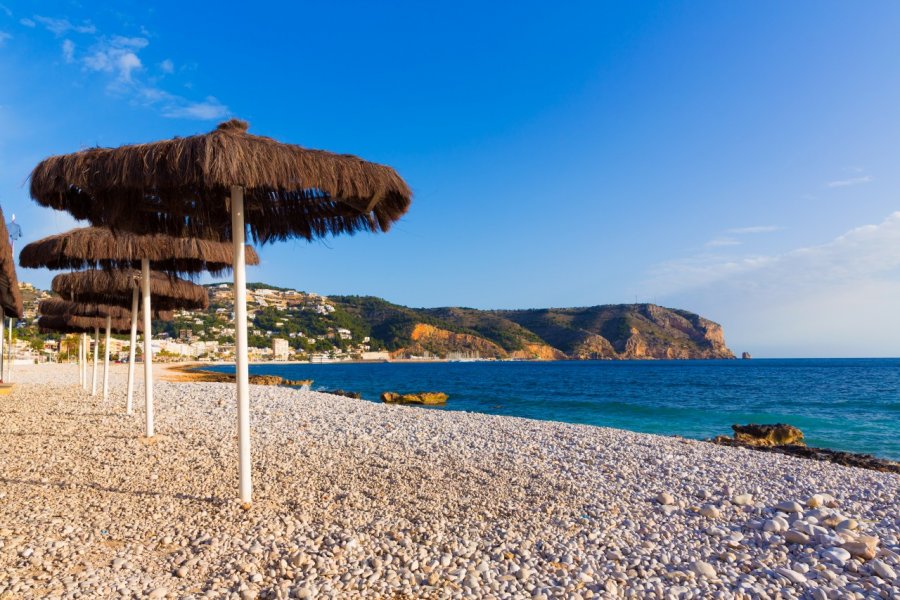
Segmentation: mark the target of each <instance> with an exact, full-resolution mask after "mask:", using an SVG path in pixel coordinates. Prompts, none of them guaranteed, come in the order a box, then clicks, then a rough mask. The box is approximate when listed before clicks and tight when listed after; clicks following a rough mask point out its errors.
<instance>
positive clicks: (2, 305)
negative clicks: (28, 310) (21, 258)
mask: <svg viewBox="0 0 900 600" xmlns="http://www.w3.org/2000/svg"><path fill="white" fill-rule="evenodd" d="M0 309H2V314H0V319H2V318H3V316H7V317H12V318H15V319H21V318H22V310H23V309H22V294H21V292H20V291H19V279H18V278H17V277H16V260H15V258H13V249H12V244H11V243H10V241H9V231H7V229H6V219H5V218H4V216H3V210H2V209H0ZM2 333H3V332H2V329H0V336H2Z"/></svg>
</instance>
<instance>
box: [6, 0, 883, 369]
mask: <svg viewBox="0 0 900 600" xmlns="http://www.w3.org/2000/svg"><path fill="white" fill-rule="evenodd" d="M0 2H3V4H2V5H0V82H2V83H3V85H2V86H0V205H2V207H3V209H4V212H5V213H6V214H7V216H9V214H10V213H12V212H15V213H16V215H17V217H18V221H19V223H20V224H21V225H22V227H23V230H24V233H25V238H24V240H23V241H24V242H26V243H27V242H28V241H31V240H34V239H37V238H39V237H42V236H45V235H49V234H51V233H56V232H59V231H63V230H65V229H67V228H69V227H71V226H74V225H75V224H74V222H73V221H72V220H71V219H69V218H68V217H67V216H66V215H64V214H62V213H57V212H54V211H50V210H47V209H41V208H39V207H37V206H36V205H35V204H34V203H33V202H32V201H31V200H30V198H29V197H28V193H27V185H26V179H27V176H28V173H29V172H30V170H31V169H32V168H33V167H34V165H35V164H36V163H37V162H38V161H39V160H41V159H42V158H44V157H45V156H48V155H50V154H56V153H65V152H71V151H74V150H77V149H80V148H84V147H88V146H93V145H104V146H112V145H119V144H123V143H131V142H141V141H152V140H156V139H161V138H167V137H172V136H174V135H188V134H192V133H198V132H203V131H207V130H209V129H212V128H214V127H215V125H216V124H217V123H218V122H219V121H221V120H224V119H225V118H228V117H231V116H237V117H240V118H243V119H246V120H248V121H250V123H251V131H252V132H255V133H259V134H263V135H270V136H273V137H276V138H278V139H281V140H284V141H289V142H294V143H299V144H301V145H304V146H308V147H315V148H325V149H329V150H334V151H339V152H350V153H354V154H358V155H360V156H363V157H365V158H367V159H370V160H374V161H378V162H383V163H387V164H390V165H392V166H394V167H395V168H396V169H397V170H398V171H399V172H400V173H401V174H402V175H403V176H404V177H405V178H406V179H407V181H408V182H409V183H410V185H411V186H412V188H413V189H414V191H415V199H414V202H413V205H412V208H411V210H410V212H409V214H408V215H407V216H406V217H405V218H404V219H403V220H402V221H401V222H400V223H398V224H397V225H396V226H395V227H394V228H393V229H392V231H391V232H390V233H389V234H387V235H358V236H354V237H345V238H335V239H329V240H326V241H321V242H315V243H312V244H310V243H306V242H300V241H297V242H288V243H281V244H275V245H269V246H265V247H263V248H261V249H260V254H261V256H262V259H263V264H262V266H260V267H258V268H256V269H255V270H254V271H253V272H252V273H251V274H250V279H251V280H261V281H267V282H270V283H277V284H281V285H288V286H294V287H297V288H300V289H306V290H311V291H316V292H320V293H326V294H329V293H330V294H338V293H341V294H374V295H378V296H382V297H384V298H387V299H389V300H392V301H395V302H398V303H401V304H407V305H411V306H442V305H463V306H473V307H479V308H519V307H523V308H524V307H542V306H582V305H593V304H602V303H612V302H634V301H635V300H638V301H642V302H643V301H653V302H656V303H659V304H663V305H666V306H676V307H680V308H685V309H688V310H693V311H696V312H699V313H701V314H703V315H704V316H707V317H709V318H711V319H714V320H716V321H719V322H721V323H722V324H723V325H724V327H725V333H726V339H727V341H728V343H729V345H730V346H731V347H732V348H733V349H734V350H736V351H738V352H740V351H742V350H749V351H751V352H753V353H754V355H757V356H897V355H900V316H898V314H897V313H898V312H900V311H897V310H896V309H895V305H896V304H897V303H898V299H900V212H898V211H900V202H898V191H900V170H898V169H897V165H898V164H900V144H898V140H900V112H898V111H897V109H896V107H897V106H900V64H898V62H897V57H898V56H900V36H898V35H897V31H900V4H898V3H896V2H867V3H847V2H791V3H784V2H666V3H650V2H642V3H634V2H624V1H623V2H583V3H580V2H558V3H544V2H519V3H515V4H514V3H506V2H504V3H495V4H492V5H487V6H486V4H487V3H484V2H472V3H468V2H453V3H442V4H438V3H418V2H416V3H413V2H410V3H402V2H386V3H368V2H329V3H285V4H284V5H282V6H279V7H274V6H273V5H269V4H266V5H265V6H264V5H262V4H260V5H258V6H257V5H253V4H250V5H243V6H241V8H240V10H239V11H226V12H223V11H222V10H221V6H222V5H221V4H212V3H211V4H207V5H201V4H200V3H187V2H180V3H174V2H154V3H152V6H151V3H138V2H117V3H114V4H113V3H94V4H91V3H78V2H9V1H8V0H0ZM20 277H21V278H22V279H24V280H27V281H33V282H34V283H36V284H38V285H42V286H47V285H48V284H49V280H50V277H51V274H50V273H49V272H46V271H29V270H22V271H21V272H20Z"/></svg>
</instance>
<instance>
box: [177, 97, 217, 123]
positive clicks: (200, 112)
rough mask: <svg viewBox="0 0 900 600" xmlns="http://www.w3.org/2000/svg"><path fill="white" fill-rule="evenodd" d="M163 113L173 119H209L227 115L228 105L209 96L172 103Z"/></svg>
mask: <svg viewBox="0 0 900 600" xmlns="http://www.w3.org/2000/svg"><path fill="white" fill-rule="evenodd" d="M162 115H163V116H164V117H170V118H173V119H200V120H207V121H208V120H212V119H221V118H223V117H225V116H227V115H228V107H227V106H225V105H224V104H222V103H221V102H219V101H218V100H216V98H214V97H213V96H208V97H207V98H206V100H204V101H202V102H185V103H181V104H178V103H175V104H172V105H170V106H169V107H167V108H165V109H164V110H163V113H162Z"/></svg>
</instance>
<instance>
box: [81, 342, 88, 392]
mask: <svg viewBox="0 0 900 600" xmlns="http://www.w3.org/2000/svg"><path fill="white" fill-rule="evenodd" d="M87 356H88V352H87V334H86V333H82V334H81V389H83V390H84V391H87V389H88V372H87Z"/></svg>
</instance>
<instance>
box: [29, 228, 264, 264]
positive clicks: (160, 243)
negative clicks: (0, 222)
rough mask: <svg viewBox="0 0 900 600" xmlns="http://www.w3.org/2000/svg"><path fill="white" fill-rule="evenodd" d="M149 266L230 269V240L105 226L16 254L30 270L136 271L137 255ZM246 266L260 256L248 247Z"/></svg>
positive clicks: (53, 238) (62, 235)
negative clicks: (100, 269) (144, 259)
mask: <svg viewBox="0 0 900 600" xmlns="http://www.w3.org/2000/svg"><path fill="white" fill-rule="evenodd" d="M142 258H146V259H149V260H150V268H151V269H153V270H154V271H164V272H166V273H171V274H175V273H179V274H188V275H190V274H195V273H202V272H204V271H209V272H210V273H212V274H214V275H218V274H221V273H222V272H224V271H227V270H229V269H231V266H232V263H233V261H234V247H233V245H232V244H231V242H215V241H210V240H201V239H197V238H184V237H173V236H169V235H162V234H151V235H135V234H133V233H128V232H125V231H112V230H110V229H109V228H106V227H81V228H78V229H72V230H71V231H67V232H65V233H59V234H56V235H51V236H48V237H45V238H43V239H40V240H38V241H36V242H31V243H30V244H28V245H27V246H25V247H24V248H22V251H21V252H20V253H19V265H20V266H22V267H25V268H28V269H37V268H42V267H43V268H48V269H53V270H60V269H85V268H96V267H100V268H104V269H138V268H140V266H141V259H142ZM245 260H246V264H248V265H258V264H259V256H258V255H257V254H256V250H254V249H253V247H252V246H246V252H245Z"/></svg>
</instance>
